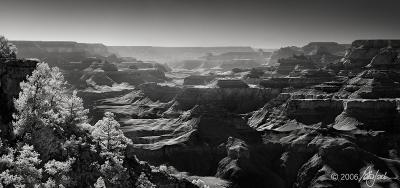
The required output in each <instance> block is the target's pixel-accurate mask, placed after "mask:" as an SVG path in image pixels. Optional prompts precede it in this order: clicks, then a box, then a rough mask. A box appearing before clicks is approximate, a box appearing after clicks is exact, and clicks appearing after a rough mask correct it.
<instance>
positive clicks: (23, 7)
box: [0, 0, 400, 49]
mask: <svg viewBox="0 0 400 188" xmlns="http://www.w3.org/2000/svg"><path fill="white" fill-rule="evenodd" d="M399 5H400V2H399V1H396V0H380V1H377V0H304V1H292V0H279V1H278V0H253V1H240V0H229V1H226V0H203V1H194V0H187V1H182V0H163V1H156V0H145V1H139V0H132V1H128V0H116V1H106V0H82V1H78V0H71V1H58V0H37V1H29V0H2V1H1V6H0V22H1V23H2V28H1V29H0V34H2V35H5V36H6V37H7V38H8V39H9V40H29V41H75V42H81V43H102V44H105V45H107V46H155V47H219V46H222V47H223V46H250V47H253V48H264V49H276V48H280V47H284V46H304V45H305V44H307V43H309V42H338V43H351V42H352V41H353V40H357V39H389V38H390V39H396V38H400V25H399V24H398V20H397V19H398V18H399V17H400V11H398V10H397V8H398V7H399Z"/></svg>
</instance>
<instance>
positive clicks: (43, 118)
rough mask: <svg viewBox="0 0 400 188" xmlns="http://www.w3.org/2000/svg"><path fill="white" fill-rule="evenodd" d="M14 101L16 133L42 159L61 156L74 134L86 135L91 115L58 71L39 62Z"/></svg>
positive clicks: (22, 83)
mask: <svg viewBox="0 0 400 188" xmlns="http://www.w3.org/2000/svg"><path fill="white" fill-rule="evenodd" d="M20 86H21V92H20V93H19V97H18V99H16V100H15V101H14V104H15V108H16V113H15V114H14V118H15V121H14V122H13V127H14V133H15V135H16V136H17V137H20V138H22V139H23V141H24V142H26V143H28V144H32V145H33V146H34V147H35V149H36V150H37V151H38V152H39V153H40V155H41V158H42V159H45V160H47V159H50V158H53V157H57V156H59V154H60V150H61V145H62V143H63V142H65V140H66V139H68V138H69V137H70V136H71V135H76V134H79V132H84V130H81V129H82V127H85V126H82V125H83V124H86V119H87V116H86V114H87V113H88V111H87V110H85V109H84V108H83V104H82V100H81V99H80V98H79V97H77V96H76V92H74V93H72V94H71V93H69V92H68V90H67V88H66V82H65V81H64V77H63V75H62V73H61V72H60V71H59V69H58V68H56V67H55V68H50V67H49V66H48V64H46V63H39V64H38V65H37V67H36V69H35V70H34V71H33V73H32V75H31V76H29V77H28V78H27V81H26V82H21V84H20Z"/></svg>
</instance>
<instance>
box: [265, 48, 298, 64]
mask: <svg viewBox="0 0 400 188" xmlns="http://www.w3.org/2000/svg"><path fill="white" fill-rule="evenodd" d="M300 54H302V51H301V49H300V48H299V47H296V46H291V47H284V48H280V49H279V50H277V51H274V52H272V55H271V58H270V59H269V61H268V65H270V66H275V65H277V63H278V60H279V59H283V58H289V57H292V56H294V55H300Z"/></svg>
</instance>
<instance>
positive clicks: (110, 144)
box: [92, 112, 131, 156]
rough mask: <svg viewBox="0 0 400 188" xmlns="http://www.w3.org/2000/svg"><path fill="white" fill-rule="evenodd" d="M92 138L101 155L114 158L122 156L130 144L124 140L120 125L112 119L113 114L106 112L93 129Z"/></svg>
mask: <svg viewBox="0 0 400 188" xmlns="http://www.w3.org/2000/svg"><path fill="white" fill-rule="evenodd" d="M92 137H93V139H94V141H95V142H97V143H98V145H99V147H100V149H101V155H103V156H114V155H115V154H119V155H123V153H122V152H124V151H125V149H126V146H127V145H128V144H129V143H131V141H130V139H128V138H126V137H125V135H124V133H123V132H122V130H121V129H120V124H119V123H118V122H117V121H116V120H115V119H114V114H113V113H111V112H106V113H105V114H104V117H103V119H102V120H99V121H98V122H97V123H96V124H95V125H94V128H93V131H92Z"/></svg>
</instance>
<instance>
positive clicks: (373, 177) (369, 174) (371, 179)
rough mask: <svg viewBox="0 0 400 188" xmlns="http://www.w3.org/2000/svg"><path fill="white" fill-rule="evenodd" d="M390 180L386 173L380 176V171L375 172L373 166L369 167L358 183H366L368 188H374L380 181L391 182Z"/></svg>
mask: <svg viewBox="0 0 400 188" xmlns="http://www.w3.org/2000/svg"><path fill="white" fill-rule="evenodd" d="M389 179H390V178H389V177H387V176H386V172H385V173H384V174H379V170H377V171H375V172H374V171H373V170H372V167H371V166H368V167H367V168H366V169H365V170H364V172H363V174H362V176H361V177H360V179H359V180H358V182H361V181H365V184H367V186H368V187H373V186H374V185H375V182H376V181H377V180H378V181H379V180H384V181H386V180H389Z"/></svg>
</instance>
